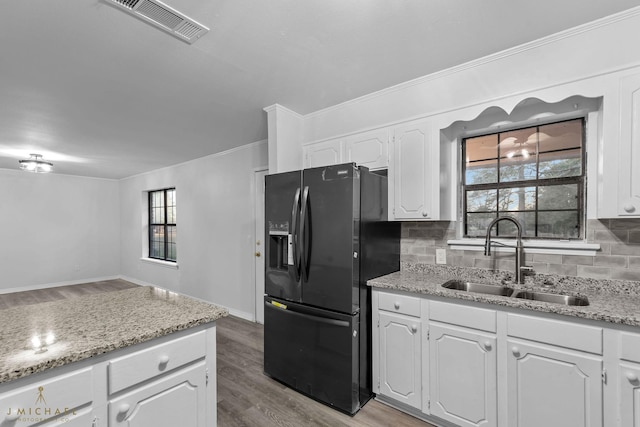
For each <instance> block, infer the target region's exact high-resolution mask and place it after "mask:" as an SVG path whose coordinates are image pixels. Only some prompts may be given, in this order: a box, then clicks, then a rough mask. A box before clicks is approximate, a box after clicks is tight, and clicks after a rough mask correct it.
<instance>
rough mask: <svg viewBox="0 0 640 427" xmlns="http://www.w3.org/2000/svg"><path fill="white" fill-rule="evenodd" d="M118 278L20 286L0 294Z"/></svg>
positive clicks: (107, 277)
mask: <svg viewBox="0 0 640 427" xmlns="http://www.w3.org/2000/svg"><path fill="white" fill-rule="evenodd" d="M120 278H121V277H120V276H102V277H88V278H85V279H78V280H65V281H63V282H53V283H43V284H39V285H29V286H20V287H16V288H9V289H0V294H9V293H12V292H23V291H36V290H38V289H46V288H57V287H60V286H71V285H81V284H83V283H90V282H103V281H105V280H115V279H120ZM125 280H126V279H125Z"/></svg>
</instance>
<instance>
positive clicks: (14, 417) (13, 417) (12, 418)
mask: <svg viewBox="0 0 640 427" xmlns="http://www.w3.org/2000/svg"><path fill="white" fill-rule="evenodd" d="M18 418H20V415H18V413H17V412H14V413H13V414H11V415H7V416H5V417H4V419H5V420H6V421H8V422H12V421H17V420H18Z"/></svg>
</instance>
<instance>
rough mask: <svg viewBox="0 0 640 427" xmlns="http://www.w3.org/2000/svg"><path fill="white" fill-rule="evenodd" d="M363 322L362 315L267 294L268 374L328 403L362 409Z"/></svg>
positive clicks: (265, 334) (338, 406)
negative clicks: (360, 329)
mask: <svg viewBox="0 0 640 427" xmlns="http://www.w3.org/2000/svg"><path fill="white" fill-rule="evenodd" d="M358 322H359V316H358V315H355V316H350V315H344V314H340V313H332V312H328V311H326V310H320V309H313V308H310V307H306V306H302V305H300V304H295V303H291V302H288V301H284V300H278V299H274V298H270V297H268V296H267V297H265V309H264V371H265V373H266V374H267V375H269V376H271V377H272V378H274V379H277V380H278V381H280V382H282V383H284V384H286V385H287V386H289V387H291V388H293V389H295V390H297V391H299V392H302V393H304V394H306V395H308V396H310V397H312V398H314V399H316V400H319V401H321V402H323V403H325V404H327V405H330V406H332V407H334V408H336V409H339V410H341V411H343V412H346V413H349V414H353V413H355V412H356V411H357V410H358V409H359V408H360V390H359V379H358V355H359V353H358ZM362 403H363V404H364V402H362Z"/></svg>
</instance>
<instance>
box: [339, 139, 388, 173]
mask: <svg viewBox="0 0 640 427" xmlns="http://www.w3.org/2000/svg"><path fill="white" fill-rule="evenodd" d="M344 146H345V159H344V161H345V162H354V163H356V164H358V165H362V166H366V167H368V168H369V169H382V168H386V167H388V166H389V129H376V130H373V131H369V132H362V133H359V134H356V135H351V136H348V137H347V138H345V141H344Z"/></svg>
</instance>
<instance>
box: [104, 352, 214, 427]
mask: <svg viewBox="0 0 640 427" xmlns="http://www.w3.org/2000/svg"><path fill="white" fill-rule="evenodd" d="M205 371H206V367H205V363H204V362H199V363H198V364H196V365H194V366H191V367H189V368H186V369H182V370H180V371H178V372H175V373H173V374H170V375H168V376H166V377H163V378H162V379H160V380H157V381H154V382H152V383H150V384H146V385H144V386H141V387H137V388H135V389H134V390H133V391H130V392H128V393H126V394H124V395H123V396H121V397H119V398H117V399H114V400H112V401H110V402H109V426H110V427H115V426H127V427H148V426H161V425H165V426H181V427H205V426H206V423H205V404H206V402H205V396H206V393H205V387H206V381H205V378H206V372H205Z"/></svg>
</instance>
